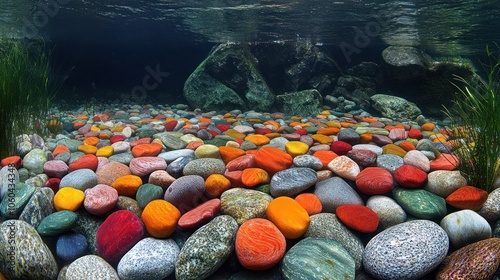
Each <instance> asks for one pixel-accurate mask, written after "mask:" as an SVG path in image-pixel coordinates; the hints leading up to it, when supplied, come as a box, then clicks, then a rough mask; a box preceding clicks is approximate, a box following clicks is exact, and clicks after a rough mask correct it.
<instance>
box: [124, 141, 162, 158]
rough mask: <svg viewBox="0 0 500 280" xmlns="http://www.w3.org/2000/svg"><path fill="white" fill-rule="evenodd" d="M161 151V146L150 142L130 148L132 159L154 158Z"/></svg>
mask: <svg viewBox="0 0 500 280" xmlns="http://www.w3.org/2000/svg"><path fill="white" fill-rule="evenodd" d="M162 149H163V147H162V145H161V144H158V143H155V142H152V143H149V144H139V145H137V146H135V147H133V148H132V155H133V156H134V157H155V156H157V155H158V154H159V153H160V152H161V150H162Z"/></svg>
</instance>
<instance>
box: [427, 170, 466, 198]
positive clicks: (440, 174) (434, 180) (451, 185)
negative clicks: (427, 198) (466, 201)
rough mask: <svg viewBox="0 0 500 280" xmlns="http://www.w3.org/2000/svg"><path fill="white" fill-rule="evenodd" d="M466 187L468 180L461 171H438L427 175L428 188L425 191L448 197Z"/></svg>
mask: <svg viewBox="0 0 500 280" xmlns="http://www.w3.org/2000/svg"><path fill="white" fill-rule="evenodd" d="M466 185H467V180H466V179H465V178H464V176H462V175H461V174H460V171H458V170H454V171H449V170H436V171H432V172H431V173H429V174H428V175H427V186H425V188H424V189H425V190H427V191H430V192H431V193H433V194H437V195H439V196H441V197H447V196H449V195H450V194H451V193H452V192H454V191H456V190H458V189H459V188H460V187H463V186H466Z"/></svg>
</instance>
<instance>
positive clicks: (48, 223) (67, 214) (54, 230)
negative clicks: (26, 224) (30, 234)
mask: <svg viewBox="0 0 500 280" xmlns="http://www.w3.org/2000/svg"><path fill="white" fill-rule="evenodd" d="M77 219H78V216H77V215H76V214H75V213H74V212H72V211H68V210H62V211H59V212H55V213H53V214H50V215H49V216H47V217H46V218H45V219H43V220H42V222H41V223H40V225H39V226H38V227H37V229H36V230H37V231H38V233H39V234H40V236H55V235H59V234H61V233H63V232H66V231H68V230H70V229H72V228H73V227H74V226H75V224H76V220H77Z"/></svg>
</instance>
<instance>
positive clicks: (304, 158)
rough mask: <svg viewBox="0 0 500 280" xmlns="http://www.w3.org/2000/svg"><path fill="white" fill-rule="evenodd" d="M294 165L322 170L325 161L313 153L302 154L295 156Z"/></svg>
mask: <svg viewBox="0 0 500 280" xmlns="http://www.w3.org/2000/svg"><path fill="white" fill-rule="evenodd" d="M293 165H294V166H296V167H308V168H312V169H314V170H321V169H322V168H323V163H322V162H321V160H319V158H317V157H313V156H311V155H300V156H296V157H294V158H293Z"/></svg>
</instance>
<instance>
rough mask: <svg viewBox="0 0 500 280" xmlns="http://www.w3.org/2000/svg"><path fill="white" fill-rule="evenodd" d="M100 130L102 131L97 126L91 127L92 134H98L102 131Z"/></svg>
mask: <svg viewBox="0 0 500 280" xmlns="http://www.w3.org/2000/svg"><path fill="white" fill-rule="evenodd" d="M100 130H101V129H100V128H99V127H98V126H95V125H93V126H91V127H90V131H92V132H97V131H100Z"/></svg>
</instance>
